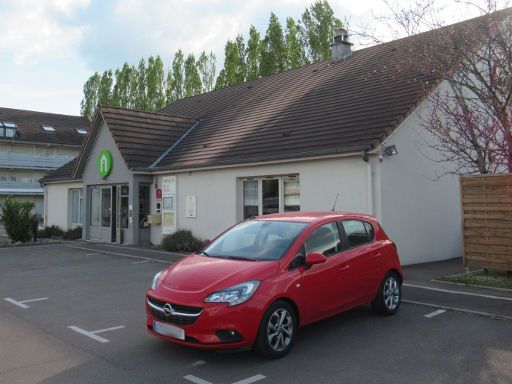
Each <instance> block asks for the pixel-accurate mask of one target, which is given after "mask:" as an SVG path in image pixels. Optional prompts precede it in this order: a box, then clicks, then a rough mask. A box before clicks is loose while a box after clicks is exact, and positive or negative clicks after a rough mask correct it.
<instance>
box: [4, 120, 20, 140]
mask: <svg viewBox="0 0 512 384" xmlns="http://www.w3.org/2000/svg"><path fill="white" fill-rule="evenodd" d="M15 134H16V123H13V122H10V121H0V137H14V135H15Z"/></svg>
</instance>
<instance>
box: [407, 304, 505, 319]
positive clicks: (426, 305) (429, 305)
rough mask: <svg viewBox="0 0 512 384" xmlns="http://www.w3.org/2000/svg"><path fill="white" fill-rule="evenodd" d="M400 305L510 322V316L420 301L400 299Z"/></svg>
mask: <svg viewBox="0 0 512 384" xmlns="http://www.w3.org/2000/svg"><path fill="white" fill-rule="evenodd" d="M402 303H406V304H414V305H421V306H423V307H431V308H443V309H446V310H448V311H455V312H462V313H470V314H472V315H478V316H483V317H488V318H491V319H504V320H512V317H511V316H505V315H498V314H497V313H489V312H481V311H473V310H471V309H465V308H457V307H449V306H447V305H440V304H434V303H424V302H421V301H414V300H405V299H402Z"/></svg>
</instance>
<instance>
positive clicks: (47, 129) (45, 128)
mask: <svg viewBox="0 0 512 384" xmlns="http://www.w3.org/2000/svg"><path fill="white" fill-rule="evenodd" d="M41 128H43V131H45V132H55V128H53V126H51V125H44V124H43V125H41Z"/></svg>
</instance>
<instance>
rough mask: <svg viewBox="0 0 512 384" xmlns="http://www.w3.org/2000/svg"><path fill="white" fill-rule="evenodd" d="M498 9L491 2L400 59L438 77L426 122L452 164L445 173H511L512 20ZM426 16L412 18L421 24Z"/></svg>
mask: <svg viewBox="0 0 512 384" xmlns="http://www.w3.org/2000/svg"><path fill="white" fill-rule="evenodd" d="M496 8H497V2H496V1H494V0H488V1H487V3H486V7H485V8H479V9H480V10H481V11H482V12H483V16H482V17H480V18H478V19H474V20H472V21H469V22H466V23H465V24H462V25H454V26H448V27H444V28H440V29H437V30H436V33H435V34H432V38H431V39H427V41H426V42H425V44H422V45H421V46H419V45H416V46H414V47H408V48H407V49H409V54H408V59H407V60H405V61H404V62H402V63H401V65H405V66H409V68H411V66H412V68H415V69H416V70H420V71H421V72H422V73H424V74H429V75H434V76H435V77H437V78H438V79H439V83H438V84H439V86H438V87H437V88H436V89H434V90H433V91H432V92H430V93H429V95H428V97H429V101H430V103H431V108H430V109H428V110H427V111H426V112H424V113H423V114H422V125H423V127H424V128H425V129H426V130H427V131H428V132H429V133H430V134H431V135H432V136H433V138H434V143H433V144H432V145H430V146H431V147H432V148H434V149H436V150H438V153H439V155H440V160H439V161H440V162H442V163H448V164H450V167H447V170H445V172H446V173H454V174H459V173H480V174H487V173H496V172H504V171H508V172H512V133H511V128H512V122H511V119H512V40H511V39H510V36H512V21H511V20H510V15H511V12H510V11H508V10H505V11H500V12H495V11H496ZM420 10H421V12H424V13H425V14H427V15H428V14H430V11H428V10H427V11H425V10H424V9H423V8H420ZM409 11H410V9H409ZM396 14H398V15H403V14H407V13H400V12H399V13H396ZM422 15H423V13H419V12H416V15H414V11H413V15H410V16H408V17H409V19H410V20H415V21H414V22H415V23H420V22H422V17H423V16H422ZM397 24H398V25H400V26H402V27H403V25H404V23H402V22H400V21H398V22H397ZM405 25H406V28H405V30H406V32H407V31H414V30H417V29H416V28H417V27H416V26H412V25H410V24H407V23H406V24H405Z"/></svg>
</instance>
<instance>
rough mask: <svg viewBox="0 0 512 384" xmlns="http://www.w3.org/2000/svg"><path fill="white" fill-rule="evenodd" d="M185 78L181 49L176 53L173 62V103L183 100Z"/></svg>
mask: <svg viewBox="0 0 512 384" xmlns="http://www.w3.org/2000/svg"><path fill="white" fill-rule="evenodd" d="M184 78H185V68H184V55H183V51H182V50H181V49H179V50H178V52H176V53H175V55H174V59H173V61H172V84H171V89H172V91H171V94H172V97H171V101H176V100H179V99H182V98H183V95H184V90H183V80H184Z"/></svg>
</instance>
